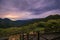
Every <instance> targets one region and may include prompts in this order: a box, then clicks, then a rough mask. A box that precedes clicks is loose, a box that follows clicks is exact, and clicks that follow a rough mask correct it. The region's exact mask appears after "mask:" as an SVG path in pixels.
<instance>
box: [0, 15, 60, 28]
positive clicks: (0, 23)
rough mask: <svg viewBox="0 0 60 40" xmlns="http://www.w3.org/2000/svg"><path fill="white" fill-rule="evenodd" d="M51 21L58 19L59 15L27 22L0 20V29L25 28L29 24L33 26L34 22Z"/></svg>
mask: <svg viewBox="0 0 60 40" xmlns="http://www.w3.org/2000/svg"><path fill="white" fill-rule="evenodd" d="M51 19H54V20H55V19H60V15H57V14H56V15H50V16H48V17H46V18H38V19H29V20H16V21H12V20H10V19H8V18H4V19H2V18H0V28H9V27H22V26H26V25H29V24H33V23H35V22H40V21H48V20H51Z"/></svg>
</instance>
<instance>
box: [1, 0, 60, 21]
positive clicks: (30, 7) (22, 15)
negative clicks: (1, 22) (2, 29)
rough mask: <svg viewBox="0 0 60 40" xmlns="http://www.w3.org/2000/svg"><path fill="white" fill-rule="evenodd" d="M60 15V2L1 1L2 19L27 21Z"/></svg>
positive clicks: (47, 0)
mask: <svg viewBox="0 0 60 40" xmlns="http://www.w3.org/2000/svg"><path fill="white" fill-rule="evenodd" d="M53 14H60V0H0V18H9V19H11V20H26V19H34V18H44V17H47V16H49V15H53Z"/></svg>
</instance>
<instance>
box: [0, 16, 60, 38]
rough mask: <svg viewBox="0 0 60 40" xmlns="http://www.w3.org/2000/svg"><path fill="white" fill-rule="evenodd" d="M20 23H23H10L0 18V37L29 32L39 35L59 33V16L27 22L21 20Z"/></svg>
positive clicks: (8, 20)
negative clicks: (38, 33)
mask: <svg viewBox="0 0 60 40" xmlns="http://www.w3.org/2000/svg"><path fill="white" fill-rule="evenodd" d="M43 19H44V20H43ZM22 22H24V23H20V22H18V21H12V20H10V19H7V18H6V19H1V18H0V37H3V36H9V35H14V34H19V33H29V32H31V31H34V32H40V33H45V32H46V33H53V32H60V15H52V16H48V17H46V18H42V19H34V20H29V21H26V20H23V21H22ZM23 24H24V25H23ZM22 25H23V26H22Z"/></svg>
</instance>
